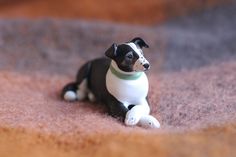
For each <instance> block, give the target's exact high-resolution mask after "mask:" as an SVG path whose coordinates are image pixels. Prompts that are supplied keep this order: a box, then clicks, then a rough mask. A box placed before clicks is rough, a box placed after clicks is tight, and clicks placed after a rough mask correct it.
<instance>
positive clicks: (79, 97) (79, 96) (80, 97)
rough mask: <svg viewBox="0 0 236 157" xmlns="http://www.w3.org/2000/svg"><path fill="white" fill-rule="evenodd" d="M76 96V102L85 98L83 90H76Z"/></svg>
mask: <svg viewBox="0 0 236 157" xmlns="http://www.w3.org/2000/svg"><path fill="white" fill-rule="evenodd" d="M76 94H77V99H78V100H84V99H85V98H86V96H87V95H86V92H84V91H83V90H77V92H76Z"/></svg>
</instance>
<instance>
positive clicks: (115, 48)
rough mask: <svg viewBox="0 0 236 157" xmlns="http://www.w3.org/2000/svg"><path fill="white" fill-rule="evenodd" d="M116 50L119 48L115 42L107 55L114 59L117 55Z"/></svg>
mask: <svg viewBox="0 0 236 157" xmlns="http://www.w3.org/2000/svg"><path fill="white" fill-rule="evenodd" d="M116 50H117V45H116V44H115V43H114V44H112V45H111V47H110V48H108V49H107V50H106V52H105V55H106V56H107V57H109V58H111V59H114V58H115V57H116Z"/></svg>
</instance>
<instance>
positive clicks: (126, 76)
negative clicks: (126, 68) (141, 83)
mask: <svg viewBox="0 0 236 157" xmlns="http://www.w3.org/2000/svg"><path fill="white" fill-rule="evenodd" d="M110 70H111V72H112V74H114V75H116V76H117V77H118V78H120V79H123V80H137V79H138V78H139V77H140V76H141V75H142V74H143V72H136V73H134V74H124V73H121V72H119V71H117V70H116V69H115V68H114V67H113V66H112V65H110Z"/></svg>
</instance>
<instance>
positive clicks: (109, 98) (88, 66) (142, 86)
mask: <svg viewBox="0 0 236 157" xmlns="http://www.w3.org/2000/svg"><path fill="white" fill-rule="evenodd" d="M143 47H145V48H148V47H149V46H148V45H147V44H146V43H145V41H144V40H143V39H142V38H139V37H136V38H134V39H132V40H131V41H130V42H126V43H123V44H119V45H117V44H115V43H114V44H112V45H111V47H110V48H109V49H108V50H107V51H106V52H105V55H106V56H107V57H106V58H105V57H104V58H98V59H95V60H92V61H89V62H87V63H85V64H84V65H83V66H82V67H81V68H80V70H79V71H78V74H77V77H76V81H75V82H72V83H69V84H67V85H66V86H65V87H64V88H63V90H62V95H61V96H62V98H63V99H64V100H66V101H76V100H84V99H86V98H88V99H89V100H90V101H92V102H94V101H97V102H100V103H102V104H105V105H106V107H107V108H108V112H109V114H110V115H111V116H113V117H115V118H119V119H120V120H122V121H124V123H125V124H126V125H128V126H134V125H139V126H142V127H145V128H159V127H160V123H159V122H158V121H157V120H156V118H154V117H153V116H151V115H149V113H150V107H149V104H148V98H147V97H148V88H149V84H148V79H147V76H146V74H145V73H144V71H146V70H148V69H149V68H150V64H149V62H148V61H147V59H146V58H145V57H144V55H143V51H142V48H143Z"/></svg>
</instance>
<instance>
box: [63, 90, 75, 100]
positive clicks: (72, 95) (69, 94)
mask: <svg viewBox="0 0 236 157" xmlns="http://www.w3.org/2000/svg"><path fill="white" fill-rule="evenodd" d="M76 98H77V96H76V93H75V92H73V91H67V92H66V93H65V95H64V99H65V100H66V101H75V100H76Z"/></svg>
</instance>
